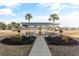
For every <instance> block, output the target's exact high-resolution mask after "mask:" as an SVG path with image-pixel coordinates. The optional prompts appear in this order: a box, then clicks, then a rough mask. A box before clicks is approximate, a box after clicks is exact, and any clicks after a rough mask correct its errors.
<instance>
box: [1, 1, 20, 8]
mask: <svg viewBox="0 0 79 59" xmlns="http://www.w3.org/2000/svg"><path fill="white" fill-rule="evenodd" d="M2 5H4V6H5V7H15V6H17V5H19V4H18V3H13V2H12V3H0V6H2Z"/></svg>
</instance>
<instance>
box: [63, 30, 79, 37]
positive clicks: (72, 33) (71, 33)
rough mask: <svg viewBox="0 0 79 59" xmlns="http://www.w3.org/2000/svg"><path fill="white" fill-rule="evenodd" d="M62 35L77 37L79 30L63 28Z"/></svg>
mask: <svg viewBox="0 0 79 59" xmlns="http://www.w3.org/2000/svg"><path fill="white" fill-rule="evenodd" d="M63 35H66V36H70V37H75V38H79V30H64V31H63Z"/></svg>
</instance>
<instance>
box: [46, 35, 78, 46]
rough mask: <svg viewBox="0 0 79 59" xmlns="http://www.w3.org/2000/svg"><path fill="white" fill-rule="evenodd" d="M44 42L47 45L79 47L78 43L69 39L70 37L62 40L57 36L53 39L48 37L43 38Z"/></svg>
mask: <svg viewBox="0 0 79 59" xmlns="http://www.w3.org/2000/svg"><path fill="white" fill-rule="evenodd" d="M45 40H46V42H47V44H48V45H79V41H77V40H74V39H73V38H70V37H67V39H64V38H61V37H59V36H55V37H51V36H48V37H45ZM65 40H67V41H65Z"/></svg>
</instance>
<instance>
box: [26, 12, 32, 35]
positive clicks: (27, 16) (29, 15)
mask: <svg viewBox="0 0 79 59" xmlns="http://www.w3.org/2000/svg"><path fill="white" fill-rule="evenodd" d="M31 18H32V15H31V14H30V13H27V14H26V15H25V20H28V22H29V25H30V20H31ZM28 29H29V31H28V32H29V34H30V27H28Z"/></svg>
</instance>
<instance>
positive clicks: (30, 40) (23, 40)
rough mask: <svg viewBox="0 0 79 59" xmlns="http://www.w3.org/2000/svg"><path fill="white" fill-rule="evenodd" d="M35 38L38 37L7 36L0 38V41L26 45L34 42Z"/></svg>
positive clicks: (8, 43)
mask: <svg viewBox="0 0 79 59" xmlns="http://www.w3.org/2000/svg"><path fill="white" fill-rule="evenodd" d="M35 39H36V37H34V36H30V37H25V36H22V38H19V37H18V38H17V37H7V38H4V39H2V40H0V43H3V44H7V45H25V44H33V43H34V41H35Z"/></svg>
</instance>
